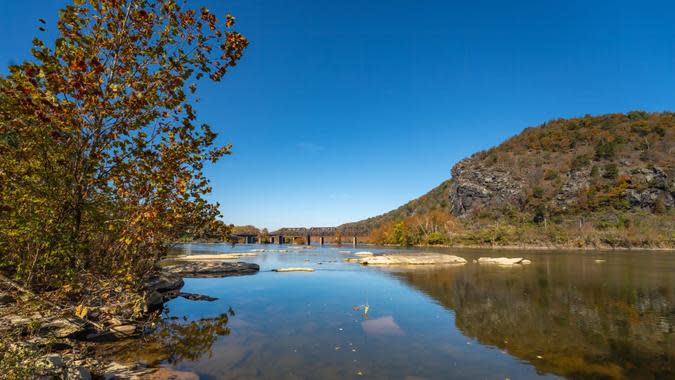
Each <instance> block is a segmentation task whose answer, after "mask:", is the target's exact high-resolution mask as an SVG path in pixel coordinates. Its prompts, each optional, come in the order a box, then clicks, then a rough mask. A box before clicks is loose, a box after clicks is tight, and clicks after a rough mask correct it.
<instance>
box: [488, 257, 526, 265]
mask: <svg viewBox="0 0 675 380" xmlns="http://www.w3.org/2000/svg"><path fill="white" fill-rule="evenodd" d="M530 263H532V262H531V261H530V260H526V259H523V258H522V257H481V258H479V259H478V264H493V265H501V266H512V265H517V264H530Z"/></svg>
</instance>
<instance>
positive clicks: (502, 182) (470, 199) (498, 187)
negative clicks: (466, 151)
mask: <svg viewBox="0 0 675 380" xmlns="http://www.w3.org/2000/svg"><path fill="white" fill-rule="evenodd" d="M452 178H453V181H452V185H451V186H450V192H449V201H450V211H451V212H452V213H453V214H454V215H457V216H461V215H465V214H467V213H468V212H470V211H471V210H472V209H474V208H477V207H490V206H495V205H503V204H505V203H511V204H518V205H520V204H522V203H523V202H524V200H525V193H524V191H523V188H524V186H523V184H522V183H521V182H520V181H517V180H515V179H514V178H513V176H512V175H511V173H510V172H508V171H503V170H491V169H488V168H487V167H485V166H484V165H482V163H481V162H480V160H478V159H477V158H476V157H471V158H468V159H465V160H462V161H460V162H458V163H457V164H456V165H455V166H454V167H453V168H452Z"/></svg>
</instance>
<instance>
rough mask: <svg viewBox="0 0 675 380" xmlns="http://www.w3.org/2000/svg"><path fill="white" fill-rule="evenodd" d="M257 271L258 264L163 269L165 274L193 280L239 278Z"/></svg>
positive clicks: (198, 264) (186, 265) (207, 264)
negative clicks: (192, 278)
mask: <svg viewBox="0 0 675 380" xmlns="http://www.w3.org/2000/svg"><path fill="white" fill-rule="evenodd" d="M259 270H260V266H258V264H253V263H244V262H236V263H231V262H185V263H180V264H176V265H170V266H166V267H164V271H165V272H167V273H171V274H175V275H179V276H183V277H194V278H205V277H226V276H239V275H247V274H254V273H256V272H258V271H259Z"/></svg>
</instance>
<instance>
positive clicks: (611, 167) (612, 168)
mask: <svg viewBox="0 0 675 380" xmlns="http://www.w3.org/2000/svg"><path fill="white" fill-rule="evenodd" d="M618 175H619V168H618V167H617V166H616V164H615V163H613V162H612V163H609V164H607V165H605V167H604V173H603V175H602V176H603V177H605V178H607V179H615V178H616V177H617V176H618Z"/></svg>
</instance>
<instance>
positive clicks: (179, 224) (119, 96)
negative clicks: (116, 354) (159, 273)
mask: <svg viewBox="0 0 675 380" xmlns="http://www.w3.org/2000/svg"><path fill="white" fill-rule="evenodd" d="M233 26H234V17H232V16H230V15H226V16H225V17H224V19H222V20H220V19H218V18H217V17H216V15H214V14H213V13H211V12H210V11H209V10H208V9H206V8H200V9H194V8H192V7H189V6H188V5H187V4H186V3H185V2H180V1H177V0H90V1H88V2H85V1H84V0H75V1H74V4H73V5H70V6H67V7H65V8H64V9H63V10H62V11H61V12H60V16H59V21H58V38H57V39H56V40H55V43H54V45H53V46H47V45H46V44H45V43H44V42H43V41H41V40H40V39H35V40H34V41H33V45H34V46H33V49H32V55H33V57H34V59H32V60H29V61H27V62H24V63H22V64H19V65H14V66H11V67H10V70H9V72H10V73H9V75H7V76H6V77H4V78H0V190H1V194H0V226H1V227H0V269H2V270H4V271H5V272H7V273H10V274H12V275H13V276H14V277H15V278H18V279H20V280H22V281H23V282H24V283H29V284H32V285H58V284H61V283H63V282H68V281H70V280H72V279H74V278H75V277H76V276H77V274H78V273H79V272H81V271H94V272H99V273H104V274H107V275H111V276H115V277H118V278H127V279H130V280H133V279H138V278H140V277H142V276H143V275H144V274H146V273H148V270H149V269H150V268H151V267H152V266H153V265H154V264H155V263H156V261H157V260H158V258H160V257H161V256H162V255H163V254H164V253H165V251H166V247H167V243H168V242H171V241H172V240H174V239H176V238H177V237H178V236H179V235H180V234H181V232H182V231H181V230H184V229H185V228H186V226H197V227H194V228H199V226H204V225H208V224H210V223H216V222H215V216H216V215H217V214H218V210H217V205H212V204H209V203H208V202H206V200H205V199H204V198H203V195H204V194H205V193H208V192H209V191H210V187H209V183H208V180H207V179H206V178H205V177H204V174H203V171H202V169H203V165H204V163H205V162H206V161H211V162H215V161H217V160H218V159H219V158H221V157H222V156H223V155H226V154H229V153H230V146H215V145H214V139H215V138H216V134H215V133H214V132H213V131H212V130H211V128H210V127H209V126H208V125H204V124H201V125H199V124H198V123H197V115H196V110H195V108H194V104H195V103H196V102H197V101H198V99H197V98H196V94H195V91H196V89H197V84H198V83H199V82H200V81H203V80H211V81H219V80H220V79H221V78H222V77H223V75H225V73H226V72H227V70H228V69H229V68H231V67H233V66H235V65H236V63H237V61H238V60H239V59H240V58H241V57H242V53H243V51H244V49H245V48H246V46H247V44H248V41H247V40H246V38H245V37H243V36H242V35H241V34H240V33H238V32H236V31H234V30H233Z"/></svg>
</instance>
